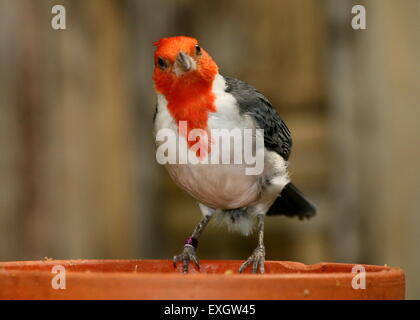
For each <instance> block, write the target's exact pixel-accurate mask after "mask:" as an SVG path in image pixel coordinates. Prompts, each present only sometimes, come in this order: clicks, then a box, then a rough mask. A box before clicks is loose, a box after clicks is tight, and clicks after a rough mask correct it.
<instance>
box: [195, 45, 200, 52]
mask: <svg viewBox="0 0 420 320" xmlns="http://www.w3.org/2000/svg"><path fill="white" fill-rule="evenodd" d="M195 54H196V55H200V54H201V47H200V46H199V45H198V44H197V45H196V46H195Z"/></svg>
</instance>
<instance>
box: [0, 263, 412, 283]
mask: <svg viewBox="0 0 420 320" xmlns="http://www.w3.org/2000/svg"><path fill="white" fill-rule="evenodd" d="M242 261H243V260H202V261H201V263H202V264H218V263H226V262H227V263H238V264H239V263H241V262H242ZM122 262H133V263H136V262H138V263H144V262H147V263H157V264H159V263H172V261H170V260H158V259H127V260H123V259H71V260H25V261H8V262H0V274H1V273H4V272H6V273H10V272H13V273H15V274H28V273H31V274H39V275H42V274H45V273H47V274H51V271H50V270H22V269H14V268H20V267H22V266H37V265H44V266H54V265H63V266H72V265H80V264H86V265H89V264H116V263H122ZM266 264H268V265H270V264H285V265H288V264H291V265H293V266H299V267H300V268H301V270H293V269H292V268H291V269H290V270H292V271H290V272H285V273H266V274H250V273H243V274H240V273H238V272H237V270H233V273H229V274H225V273H205V272H202V273H201V272H195V273H189V274H188V275H185V274H182V273H177V272H176V270H175V269H174V272H171V273H168V272H147V271H139V272H133V271H112V272H110V271H97V270H87V271H71V275H72V276H81V277H85V276H86V277H92V276H94V277H98V276H99V277H102V276H103V277H109V276H112V277H114V276H116V275H118V276H127V277H142V276H147V277H151V276H157V277H179V278H184V277H226V278H232V277H235V278H236V277H241V278H244V279H245V278H247V279H252V278H276V279H281V278H288V279H292V278H293V279H303V278H306V279H309V278H321V279H322V278H325V279H326V278H331V277H333V278H335V279H337V280H339V279H340V278H342V279H348V278H353V277H354V274H353V273H352V272H348V271H342V272H326V273H320V272H319V271H318V272H317V270H319V269H320V268H322V267H323V266H343V267H344V266H349V265H352V266H354V265H361V266H364V267H365V268H374V269H377V270H372V271H366V276H369V277H370V278H372V277H373V278H376V277H382V276H383V274H384V273H386V274H387V275H390V276H393V275H395V276H397V275H404V271H403V270H402V269H401V268H399V267H389V266H377V265H369V264H349V263H335V262H334V263H331V262H319V263H316V264H311V265H305V264H303V263H299V262H292V261H274V260H267V261H266ZM311 271H314V272H311Z"/></svg>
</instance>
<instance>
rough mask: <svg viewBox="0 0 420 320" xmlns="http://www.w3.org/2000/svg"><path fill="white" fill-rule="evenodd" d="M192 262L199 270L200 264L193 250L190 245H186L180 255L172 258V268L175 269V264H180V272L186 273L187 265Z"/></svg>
mask: <svg viewBox="0 0 420 320" xmlns="http://www.w3.org/2000/svg"><path fill="white" fill-rule="evenodd" d="M190 261H192V262H194V264H195V265H196V266H197V268H198V269H200V262H199V261H198V258H197V255H196V254H195V248H194V247H193V246H191V245H188V244H186V245H185V246H184V251H182V253H181V254H179V255H177V256H174V259H173V262H174V268H176V264H177V262H182V272H183V273H188V264H189V262H190Z"/></svg>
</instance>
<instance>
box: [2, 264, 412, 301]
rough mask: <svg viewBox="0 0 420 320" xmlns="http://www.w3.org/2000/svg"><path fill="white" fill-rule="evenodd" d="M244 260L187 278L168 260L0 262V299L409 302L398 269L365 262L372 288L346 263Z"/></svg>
mask: <svg viewBox="0 0 420 320" xmlns="http://www.w3.org/2000/svg"><path fill="white" fill-rule="evenodd" d="M242 261H243V260H202V261H201V271H202V273H199V272H198V271H197V270H196V269H195V268H194V267H192V266H190V273H189V274H188V275H185V274H182V273H181V269H182V267H181V266H180V265H178V266H177V268H176V269H174V268H173V265H172V261H170V260H82V259H79V260H44V261H16V262H3V263H1V262H0V287H1V288H2V289H3V290H0V299H95V300H96V299H153V300H154V299H159V300H161V299H163V300H174V299H175V300H176V299H184V300H195V299H206V300H207V299H210V300H213V299H222V300H226V299H227V300H232V299H233V300H236V299H239V300H244V299H245V300H247V299H248V300H249V299H268V300H273V299H404V297H405V276H404V271H403V270H401V269H399V268H391V267H387V266H372V265H362V266H364V267H365V271H366V290H355V288H353V279H354V277H355V273H353V267H354V266H355V264H347V263H317V264H313V265H304V264H302V263H298V262H290V261H266V271H267V273H266V274H264V275H261V274H250V273H249V272H250V271H249V269H248V270H247V273H246V274H238V273H237V270H238V268H239V265H240V264H241V262H242ZM55 265H62V266H64V268H65V271H66V279H67V280H68V281H66V282H67V284H68V286H67V288H66V290H54V289H53V288H52V286H51V281H52V279H53V278H54V277H55V275H54V274H53V273H52V271H53V269H52V268H53V267H54V266H55Z"/></svg>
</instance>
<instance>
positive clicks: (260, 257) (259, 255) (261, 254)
mask: <svg viewBox="0 0 420 320" xmlns="http://www.w3.org/2000/svg"><path fill="white" fill-rule="evenodd" d="M257 220H258V247H257V248H256V249H255V250H254V252H253V253H252V255H251V256H250V257H249V258H248V259H247V260H246V261H245V262H244V263H242V264H241V266H240V268H239V272H243V271H244V270H245V268H246V267H247V266H248V265H250V264H251V263H252V273H257V270H258V266H259V267H260V273H264V262H265V247H264V215H262V214H259V215H258V216H257Z"/></svg>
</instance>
